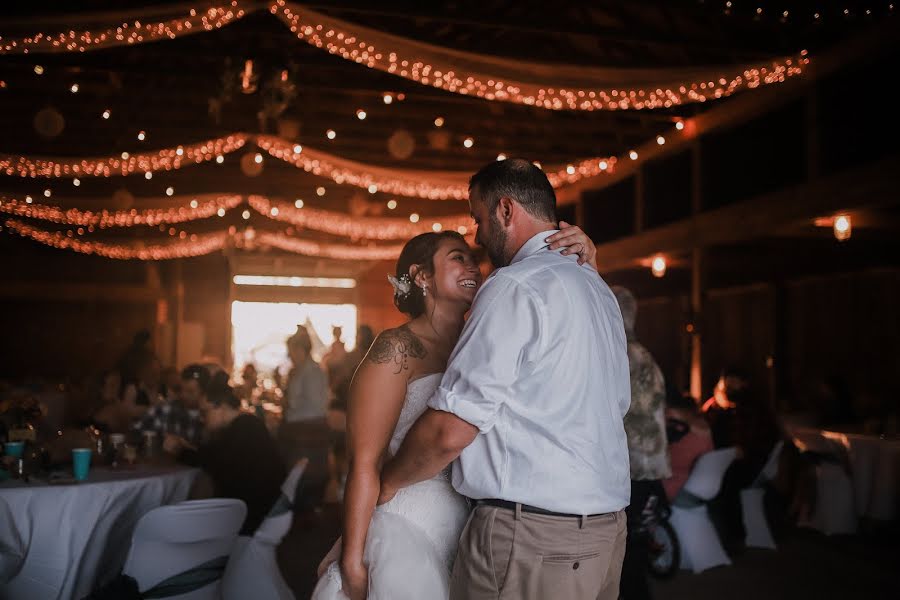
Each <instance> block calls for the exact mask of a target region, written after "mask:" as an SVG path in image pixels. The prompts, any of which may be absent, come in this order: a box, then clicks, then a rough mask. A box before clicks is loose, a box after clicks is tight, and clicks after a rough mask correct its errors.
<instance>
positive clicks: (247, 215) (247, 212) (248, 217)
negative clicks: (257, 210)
mask: <svg viewBox="0 0 900 600" xmlns="http://www.w3.org/2000/svg"><path fill="white" fill-rule="evenodd" d="M241 218H243V219H244V220H245V221H248V220H249V219H250V211H249V210H245V211H244V212H242V213H241Z"/></svg>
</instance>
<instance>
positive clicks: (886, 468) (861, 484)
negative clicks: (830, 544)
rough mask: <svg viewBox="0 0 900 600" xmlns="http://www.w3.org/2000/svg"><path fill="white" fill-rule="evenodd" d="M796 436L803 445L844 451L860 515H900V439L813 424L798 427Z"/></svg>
mask: <svg viewBox="0 0 900 600" xmlns="http://www.w3.org/2000/svg"><path fill="white" fill-rule="evenodd" d="M793 436H794V439H795V441H796V442H799V443H798V446H800V447H803V448H809V449H812V450H819V451H823V452H824V453H826V454H828V453H829V452H828V450H827V449H828V448H831V449H832V452H833V450H834V449H839V450H841V451H842V452H841V454H842V455H843V456H842V458H844V460H846V462H847V466H848V467H849V472H850V473H849V474H850V480H851V482H852V484H853V500H854V504H855V506H856V513H857V515H858V516H860V517H867V518H870V519H875V520H879V521H891V520H894V519H897V518H898V516H900V439H898V438H896V437H893V438H891V437H881V436H877V435H872V434H863V433H845V432H842V431H829V430H822V429H811V428H798V429H796V430H794V431H793ZM823 448H824V449H825V450H821V449H823Z"/></svg>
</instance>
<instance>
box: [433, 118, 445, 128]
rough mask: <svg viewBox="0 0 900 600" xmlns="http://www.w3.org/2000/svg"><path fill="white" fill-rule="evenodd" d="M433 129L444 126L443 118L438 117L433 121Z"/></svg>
mask: <svg viewBox="0 0 900 600" xmlns="http://www.w3.org/2000/svg"><path fill="white" fill-rule="evenodd" d="M434 126H435V127H443V126H444V117H438V118H436V119H435V120H434Z"/></svg>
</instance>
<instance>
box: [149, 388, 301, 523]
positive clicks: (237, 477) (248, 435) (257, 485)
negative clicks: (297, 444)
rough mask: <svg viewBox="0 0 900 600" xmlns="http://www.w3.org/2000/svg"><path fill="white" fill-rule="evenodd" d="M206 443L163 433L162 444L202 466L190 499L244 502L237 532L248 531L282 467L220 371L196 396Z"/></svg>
mask: <svg viewBox="0 0 900 600" xmlns="http://www.w3.org/2000/svg"><path fill="white" fill-rule="evenodd" d="M200 405H201V407H202V411H203V417H204V420H205V422H206V434H207V437H206V441H205V442H203V443H202V444H201V445H199V446H196V445H194V444H191V443H190V442H188V441H187V440H185V439H184V438H183V437H180V436H177V435H174V434H168V435H167V436H166V438H165V441H164V444H163V448H164V449H165V450H166V452H169V453H170V454H173V455H176V456H177V457H178V459H179V460H180V461H182V462H184V463H186V464H190V465H195V466H198V467H200V468H201V469H202V470H203V474H204V477H203V478H202V479H201V480H200V481H199V483H198V484H197V485H196V486H195V489H194V491H193V492H192V495H194V496H195V497H198V496H199V497H203V496H214V497H220V498H237V499H239V500H243V501H244V503H245V504H246V505H247V517H246V519H245V520H244V524H243V527H241V535H252V534H253V532H254V531H256V528H257V527H259V524H260V523H262V521H263V519H264V518H265V516H266V514H267V513H268V512H269V510H270V509H271V508H272V505H273V504H274V503H275V501H276V500H277V499H278V497H279V495H280V493H281V491H280V490H281V484H282V482H283V481H284V479H285V477H286V476H287V470H286V468H285V466H284V462H283V461H282V459H281V454H280V453H279V451H278V446H277V445H276V443H275V440H274V439H272V436H271V435H270V434H269V431H268V429H266V426H265V424H264V423H263V422H262V421H261V420H260V419H258V418H257V417H256V416H254V415H250V414H247V413H243V412H241V410H240V400H238V398H237V396H235V394H234V391H233V390H232V389H231V387H229V386H228V379H227V375H226V374H224V373H221V374H220V375H219V376H217V377H216V378H214V379H213V380H212V382H211V383H210V384H209V388H208V390H207V393H206V394H205V395H203V396H201V397H200Z"/></svg>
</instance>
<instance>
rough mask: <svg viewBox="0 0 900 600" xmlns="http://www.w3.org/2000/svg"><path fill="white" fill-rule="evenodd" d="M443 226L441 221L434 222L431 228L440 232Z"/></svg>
mask: <svg viewBox="0 0 900 600" xmlns="http://www.w3.org/2000/svg"><path fill="white" fill-rule="evenodd" d="M443 228H444V226H443V225H441V224H440V223H434V224H432V225H431V230H432V231H434V232H435V233H437V232H439V231H440V230H441V229H443Z"/></svg>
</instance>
